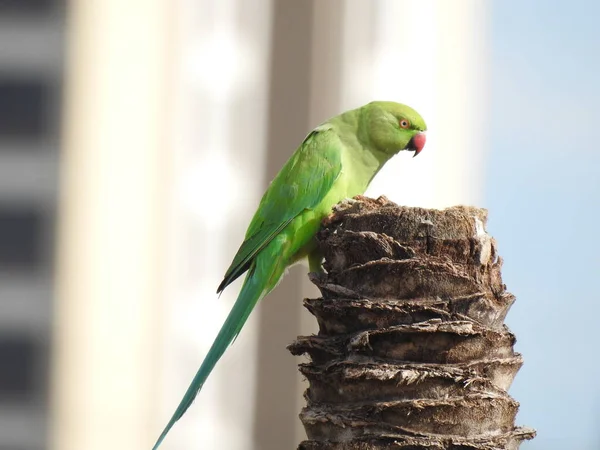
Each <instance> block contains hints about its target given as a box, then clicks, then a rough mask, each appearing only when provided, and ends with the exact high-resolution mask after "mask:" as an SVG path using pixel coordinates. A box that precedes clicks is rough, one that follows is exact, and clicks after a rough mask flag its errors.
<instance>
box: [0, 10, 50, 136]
mask: <svg viewBox="0 0 600 450" xmlns="http://www.w3.org/2000/svg"><path fill="white" fill-rule="evenodd" d="M1 1H2V0H0V2H1ZM0 14H2V11H1V9H0ZM49 94H50V92H49V86H48V85H47V84H45V83H43V82H41V81H35V80H17V79H9V78H4V79H2V78H0V139H2V138H8V139H39V138H43V137H44V136H45V135H46V134H47V133H48V128H49V127H48V119H49V118H48V114H47V113H48V102H49V97H50V95H49Z"/></svg>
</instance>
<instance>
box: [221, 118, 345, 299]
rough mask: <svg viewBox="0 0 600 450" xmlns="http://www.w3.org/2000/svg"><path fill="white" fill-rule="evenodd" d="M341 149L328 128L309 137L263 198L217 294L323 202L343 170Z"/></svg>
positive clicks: (320, 129) (337, 140)
mask: <svg viewBox="0 0 600 450" xmlns="http://www.w3.org/2000/svg"><path fill="white" fill-rule="evenodd" d="M341 146H342V144H341V142H340V140H339V137H338V136H337V134H336V133H335V131H333V129H332V128H331V127H328V126H327V125H324V126H321V127H319V128H317V129H316V130H314V131H313V132H311V133H310V134H309V135H308V136H307V137H306V139H305V140H304V142H303V143H302V145H300V147H299V148H298V150H296V152H295V153H294V155H292V157H291V158H290V159H289V161H288V162H287V163H286V164H285V166H283V168H282V169H281V171H280V172H279V174H278V175H277V176H276V177H275V179H274V180H273V182H272V183H271V184H270V186H269V188H268V189H267V191H266V192H265V194H264V195H263V197H262V200H261V201H260V205H259V206H258V210H257V211H256V213H255V214H254V217H253V219H252V222H250V225H249V227H248V231H247V232H246V239H245V240H244V242H243V243H242V245H241V246H240V248H239V250H238V252H237V254H236V255H235V257H234V258H233V262H232V263H231V265H230V266H229V269H227V272H226V273H225V276H224V277H223V281H222V282H221V284H220V285H219V287H218V289H217V292H218V293H220V292H221V291H223V289H225V288H226V287H227V286H228V285H229V284H231V283H232V282H233V281H234V280H236V279H237V278H238V277H239V276H241V275H242V274H243V273H244V272H245V271H246V270H248V269H249V267H250V264H251V263H252V261H253V259H254V258H255V256H256V254H257V253H258V252H260V251H261V250H262V249H263V248H265V246H266V245H268V244H269V242H271V241H272V240H273V238H274V237H275V236H277V234H279V233H280V232H281V231H282V230H283V229H284V228H285V227H286V226H287V225H288V224H289V223H290V222H291V221H292V220H293V219H294V218H295V217H296V216H298V215H299V214H300V213H302V211H304V210H306V209H311V208H313V207H315V206H316V205H318V204H319V203H320V202H321V200H323V198H324V197H325V195H327V193H328V192H329V190H330V189H331V187H332V186H333V183H334V182H335V180H336V179H337V178H338V176H339V174H340V172H341V170H342V159H341V152H342V148H341Z"/></svg>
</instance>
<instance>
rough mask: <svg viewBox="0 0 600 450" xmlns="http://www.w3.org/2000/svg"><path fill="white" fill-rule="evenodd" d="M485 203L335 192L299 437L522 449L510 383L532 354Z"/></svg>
mask: <svg viewBox="0 0 600 450" xmlns="http://www.w3.org/2000/svg"><path fill="white" fill-rule="evenodd" d="M486 219H487V211H486V210H483V209H478V208H471V207H463V206H458V207H453V208H448V209H445V210H434V209H422V208H407V207H402V206H398V205H396V204H394V203H392V202H390V201H388V200H387V199H386V198H384V197H380V198H379V199H377V200H372V199H368V198H365V197H357V200H356V201H355V202H352V203H349V202H346V203H345V204H341V205H338V207H337V208H336V212H335V213H334V214H333V215H332V216H330V217H329V218H328V219H327V220H326V221H325V223H324V228H323V230H322V231H321V232H320V234H319V236H318V240H319V245H320V247H321V249H322V251H323V254H324V256H325V264H324V267H325V269H326V270H327V273H326V274H318V275H317V274H311V280H312V281H313V283H315V284H316V285H317V286H318V287H319V289H320V291H321V293H322V296H323V297H322V298H319V299H313V300H310V299H307V300H305V306H306V308H308V310H309V311H310V312H311V313H312V314H313V315H314V316H315V317H316V318H317V321H318V322H319V327H320V331H319V334H318V335H316V336H305V337H299V338H298V340H297V341H296V342H294V343H293V344H292V345H290V347H289V349H290V351H291V352H292V353H293V354H295V355H301V354H307V355H309V356H310V360H311V362H310V363H307V364H301V365H300V371H301V373H302V374H303V375H304V376H305V377H306V378H307V379H308V381H309V383H310V386H309V388H308V390H307V391H306V393H305V397H306V400H307V406H306V407H305V408H304V409H303V410H302V413H301V414H300V418H301V420H302V422H303V424H304V427H305V429H306V432H307V435H308V439H309V440H307V441H304V442H302V443H301V444H300V447H299V449H301V450H317V449H318V450H321V449H328V450H334V449H335V450H351V449H361V450H367V449H390V450H391V449H395V450H396V449H404V450H420V449H427V450H442V449H452V450H459V449H460V450H476V449H486V450H492V449H517V448H519V445H520V443H521V441H523V440H525V439H531V438H533V437H534V435H535V432H534V431H533V430H531V429H526V428H517V427H515V424H514V421H515V416H516V414H517V410H518V406H519V405H518V403H517V402H516V401H515V400H514V399H512V398H511V397H510V396H509V395H508V394H507V392H506V391H507V389H508V388H509V386H510V384H511V382H512V380H513V378H514V376H515V374H516V373H517V371H518V370H519V368H520V367H521V364H522V362H523V360H522V358H521V355H519V354H517V353H515V352H514V350H513V345H514V343H515V337H514V335H513V334H512V333H511V332H510V331H509V330H508V329H507V327H506V326H505V325H504V324H503V321H504V318H505V316H506V313H507V312H508V309H509V308H510V306H511V305H512V303H513V301H514V297H513V295H512V294H510V293H508V292H507V291H506V288H505V286H504V284H502V279H501V275H500V268H501V265H502V260H501V259H500V258H499V257H498V255H497V253H496V243H495V241H494V240H493V239H492V238H491V237H490V236H489V235H488V234H487V233H486V231H485V223H486Z"/></svg>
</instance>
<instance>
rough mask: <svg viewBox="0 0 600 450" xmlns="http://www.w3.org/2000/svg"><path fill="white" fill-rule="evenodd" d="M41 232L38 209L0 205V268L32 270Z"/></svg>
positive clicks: (37, 258)
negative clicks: (12, 207) (11, 207)
mask: <svg viewBox="0 0 600 450" xmlns="http://www.w3.org/2000/svg"><path fill="white" fill-rule="evenodd" d="M41 232H42V217H41V213H40V212H39V211H36V210H33V209H31V210H28V209H14V210H11V209H9V208H7V207H4V208H2V207H0V269H9V270H10V269H30V270H34V269H36V268H37V267H39V265H40V264H41V259H42V249H41V245H42V236H41ZM0 361H2V359H0Z"/></svg>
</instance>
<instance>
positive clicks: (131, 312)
mask: <svg viewBox="0 0 600 450" xmlns="http://www.w3.org/2000/svg"><path fill="white" fill-rule="evenodd" d="M0 5H2V6H0V24H1V26H0V135H1V136H0V150H1V152H0V158H1V159H0V200H1V202H0V266H1V268H2V279H1V280H0V281H1V283H0V311H1V312H2V313H1V314H0V330H1V333H0V339H1V340H0V364H1V367H2V370H1V371H0V408H2V410H1V411H0V449H1V450H4V448H7V449H11V450H12V449H13V448H14V449H18V450H41V449H45V448H52V449H54V450H71V449H73V450H81V449H85V450H94V449H99V450H100V449H102V450H106V449H107V448H111V449H127V450H136V449H140V450H142V449H148V448H149V447H150V445H151V444H152V442H153V441H154V439H155V438H156V437H157V435H158V433H159V432H160V431H161V429H162V427H163V426H164V424H165V423H166V421H167V420H168V418H169V417H170V414H171V413H172V412H173V410H174V409H175V407H176V405H177V402H178V401H179V399H180V397H181V395H182V394H183V392H184V390H185V389H186V388H187V385H188V383H189V382H190V380H191V378H192V376H193V374H194V373H195V371H196V369H197V368H198V366H199V364H200V362H201V360H202V358H203V356H204V354H205V353H206V351H207V350H208V347H209V346H210V344H211V342H212V339H213V337H214V335H215V334H216V332H217V330H218V328H219V327H220V324H221V322H222V320H223V318H224V317H225V315H226V314H227V312H228V310H229V308H230V306H231V304H232V302H233V300H234V298H235V295H236V293H237V288H238V287H239V284H235V285H233V286H231V287H230V288H229V289H228V290H227V291H226V292H225V294H224V295H223V296H222V297H221V298H220V299H217V297H216V295H215V294H214V290H215V288H216V286H217V285H218V283H219V281H220V276H221V275H222V273H223V271H224V269H225V268H226V267H227V265H228V264H229V262H230V259H231V257H232V256H233V254H234V252H235V250H236V249H237V247H238V245H239V243H240V242H241V239H242V237H243V234H244V231H245V226H246V224H247V222H248V221H249V219H250V217H251V215H252V213H253V212H254V209H255V207H256V205H257V203H258V200H259V198H260V196H261V194H262V192H263V190H264V188H265V186H266V185H267V183H268V182H269V181H270V179H271V178H272V177H273V175H274V174H275V173H276V172H277V170H278V169H279V168H280V167H281V165H282V164H283V163H284V162H285V160H286V159H287V158H288V157H289V155H290V154H291V153H292V151H293V150H294V149H295V147H296V146H297V145H298V143H299V142H301V140H302V138H303V137H304V136H305V135H306V133H307V131H308V130H310V129H311V128H312V127H314V126H315V125H317V124H318V123H320V122H322V121H323V120H326V119H327V118H328V117H330V116H331V115H334V114H337V113H338V112H339V111H341V110H345V109H349V108H353V107H357V106H360V105H362V104H364V103H366V102H368V101H371V100H373V99H390V100H397V101H401V102H404V103H407V104H410V105H411V106H414V107H415V108H416V109H417V110H419V111H420V112H421V113H422V114H423V116H424V117H425V118H426V120H427V122H428V125H429V128H430V133H429V136H428V146H427V149H426V151H425V152H423V154H422V155H421V156H419V158H417V159H416V160H414V161H413V160H410V158H409V156H408V155H401V156H399V157H398V158H397V160H395V161H393V162H392V163H390V164H389V165H388V167H386V168H385V169H384V170H383V171H382V172H381V173H380V175H379V176H378V178H377V181H376V182H375V183H374V185H373V186H372V189H371V190H370V191H369V193H370V194H371V195H378V194H385V195H387V196H388V197H389V198H391V199H392V200H394V201H397V202H401V203H403V204H420V205H423V206H443V205H448V204H453V203H458V202H460V203H477V202H479V201H480V197H481V196H480V193H481V192H482V190H481V189H480V185H481V177H480V173H481V166H482V164H483V160H484V155H483V154H484V153H485V152H482V151H481V148H482V147H484V145H483V144H484V142H485V133H484V131H483V130H485V126H484V125H485V118H486V111H487V104H486V101H487V100H486V81H487V72H486V69H485V68H486V62H487V55H488V48H487V15H488V10H487V7H486V6H485V4H484V3H482V2H477V1H474V0H472V1H471V0H465V1H461V2H452V4H451V5H450V2H447V1H445V0H430V1H424V2H412V1H395V0H378V1H372V2H364V1H361V0H331V1H327V2H323V1H318V0H312V1H303V2H297V1H294V0H285V1H284V0H277V1H275V0H258V1H254V2H248V1H246V0H222V1H219V2H216V1H214V0H179V1H176V2H170V1H166V0H128V1H124V0H102V1H99V2H84V1H72V2H69V3H68V5H69V7H68V9H67V11H66V12H65V13H66V17H67V20H66V23H67V27H66V28H65V33H64V37H65V40H64V49H63V40H62V37H63V28H64V27H63V24H64V23H65V22H64V17H63V11H62V10H61V9H60V8H59V3H58V2H57V1H55V2H52V1H50V0H47V1H42V0H37V1H34V0H28V1H26V0H14V1H11V0H0ZM26 5H28V6H26ZM63 53H66V54H67V55H68V58H67V59H66V61H65V64H64V74H65V75H64V82H62V83H61V80H63V76H62V74H63V57H62V55H63ZM61 84H64V92H61V90H60V87H61ZM60 100H62V105H63V106H64V108H63V111H62V112H61V111H60V110H59V108H60V104H61V101H60ZM61 117H62V118H63V119H64V121H63V123H62V126H59V125H60V124H59V118H61ZM464 123H470V124H472V125H473V126H472V128H471V132H470V134H469V137H468V139H462V140H457V139H456V130H457V129H458V128H461V127H463V126H464ZM59 130H62V132H61V133H59ZM59 134H60V139H59ZM59 144H60V158H58V155H59V153H58V150H59ZM58 161H60V164H57V163H58ZM59 168H60V171H59V170H58V169H59ZM58 174H60V178H59V179H57V175H58ZM57 186H58V187H57ZM55 218H56V219H57V223H58V230H57V232H56V236H57V237H58V239H57V242H56V245H55V244H54V242H53V237H54V236H55V230H54V229H53V226H52V224H53V223H54V219H55ZM54 247H56V249H57V254H56V257H54V256H53V255H52V248H54ZM53 260H56V261H57V268H56V277H55V278H53V271H52V261H53ZM54 285H55V286H54ZM53 292H54V293H55V296H54V301H53V294H52V293H53ZM309 294H310V295H313V294H314V291H312V290H311V288H310V287H307V286H306V281H305V270H303V269H294V270H292V272H291V274H290V275H289V276H288V277H287V278H286V280H285V281H284V282H283V283H282V284H281V285H280V286H279V287H278V289H277V291H276V292H274V293H273V294H272V295H271V296H269V298H267V299H266V300H265V301H264V303H263V304H262V305H260V306H259V307H258V308H257V310H256V312H255V313H254V314H253V316H252V317H251V319H250V321H249V323H248V325H247V326H246V328H245V329H244V331H243V332H242V334H241V335H240V338H239V339H238V340H237V341H236V343H235V346H233V347H232V348H231V349H230V350H229V351H228V352H227V354H226V355H225V357H224V358H223V359H222V361H221V362H220V364H219V366H218V367H217V369H216V370H215V372H214V374H213V376H212V377H211V378H210V380H209V382H208V383H207V384H206V386H205V388H204V390H203V392H202V394H201V396H200V397H199V399H198V401H197V402H196V403H195V404H194V405H193V407H192V408H190V410H189V412H188V414H187V415H186V417H185V418H184V419H183V420H181V421H180V422H179V423H178V424H177V425H176V426H175V428H174V429H173V431H172V432H171V434H170V435H169V436H168V438H167V440H166V441H165V444H164V449H165V450H168V449H184V448H207V449H208V448H221V449H229V450H233V449H240V450H242V449H244V450H246V449H251V448H257V449H261V450H262V449H266V450H269V449H273V450H279V449H283V448H294V446H295V445H296V444H297V443H298V442H299V441H300V440H301V439H302V438H303V430H302V429H301V426H300V423H299V420H298V418H297V415H298V412H299V411H300V408H301V407H302V404H303V400H302V397H301V392H302V389H303V385H302V383H301V379H300V376H299V375H298V374H297V371H296V364H297V362H298V361H297V360H295V359H294V358H293V357H291V356H290V355H289V354H288V353H287V351H286V350H285V346H286V344H287V343H289V342H290V341H291V340H293V339H294V338H295V337H296V336H297V335H298V334H301V333H306V332H310V331H311V330H312V329H314V326H315V325H314V324H313V321H312V320H311V319H310V318H309V317H308V316H307V315H306V313H304V312H303V311H302V308H301V302H300V299H301V298H302V296H304V295H309ZM48 386H49V389H47V387H48ZM48 398H49V399H50V400H49V403H48ZM3 446H4V447H3Z"/></svg>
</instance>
